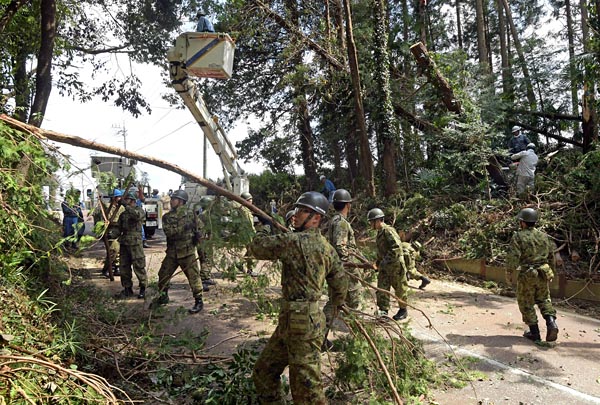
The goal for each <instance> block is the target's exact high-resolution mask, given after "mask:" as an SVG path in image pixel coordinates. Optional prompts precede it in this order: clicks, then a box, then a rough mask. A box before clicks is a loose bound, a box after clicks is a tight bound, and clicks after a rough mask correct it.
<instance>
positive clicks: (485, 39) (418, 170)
mask: <svg viewBox="0 0 600 405" xmlns="http://www.w3.org/2000/svg"><path fill="white" fill-rule="evenodd" d="M200 6H202V7H203V8H205V10H206V11H207V12H208V13H209V14H210V15H211V17H212V18H213V21H214V22H215V27H216V30H217V31H220V32H228V33H230V35H232V37H234V38H235V40H236V58H235V67H234V72H235V74H234V76H233V78H232V79H230V80H228V81H226V82H208V81H207V82H205V83H203V89H204V98H205V100H206V101H207V104H208V105H209V106H210V108H211V109H212V110H213V112H215V113H216V114H217V115H218V116H219V117H220V122H221V123H222V125H224V126H225V127H229V126H231V125H234V123H235V122H236V121H238V120H240V119H241V120H244V119H247V118H248V117H250V116H254V117H258V120H259V122H260V125H259V127H257V128H256V129H254V130H252V131H251V132H250V133H249V134H248V137H247V138H246V139H244V140H243V141H242V142H240V143H239V144H238V145H237V147H238V151H239V154H240V156H241V157H243V158H245V159H249V160H250V159H258V160H261V161H263V162H264V164H265V165H266V166H267V167H268V168H269V170H268V171H265V173H263V174H261V175H256V176H253V178H252V180H251V191H252V193H253V194H254V195H255V198H256V200H257V202H258V203H259V204H266V202H267V201H268V200H269V199H270V198H273V197H276V198H277V199H278V200H279V201H280V202H281V203H285V202H288V203H289V202H290V201H293V199H294V198H295V197H296V196H297V195H298V193H299V192H301V191H304V190H308V189H317V190H318V189H319V188H320V187H319V184H318V181H317V179H318V174H320V173H326V174H327V175H328V177H330V178H331V179H333V180H334V181H335V183H336V184H337V185H338V186H339V187H345V188H348V189H349V190H351V191H352V193H353V195H355V196H356V197H357V198H358V199H359V201H360V205H358V204H357V208H356V209H355V213H356V214H357V217H356V221H357V225H358V226H357V227H358V228H359V229H364V225H365V223H364V218H363V214H364V212H366V210H367V209H368V208H371V207H373V206H376V205H379V206H381V207H382V208H384V209H385V210H386V213H387V214H388V218H390V219H391V221H390V222H392V223H394V225H395V226H396V227H397V228H398V229H399V230H402V231H404V233H405V235H408V237H412V238H413V239H415V240H420V241H422V242H425V241H430V240H431V238H434V240H435V241H436V242H432V243H430V244H429V246H428V248H427V249H428V253H427V255H429V256H430V257H454V256H463V257H465V256H466V257H477V258H485V259H486V260H488V261H490V262H498V263H502V262H503V261H504V257H505V255H506V247H507V244H508V240H509V238H510V235H511V233H512V231H513V230H514V229H515V223H514V217H515V215H516V213H517V212H518V209H520V208H521V207H522V206H524V205H526V204H529V205H531V206H535V207H536V208H539V209H540V210H541V212H542V219H541V227H542V228H543V229H544V230H546V231H547V232H549V233H550V234H551V235H552V236H553V238H554V239H555V241H556V242H557V245H558V246H559V248H560V250H561V253H562V254H563V256H564V257H565V258H570V259H572V260H570V261H568V262H567V264H566V266H565V268H564V269H563V270H564V271H569V272H570V274H572V275H573V276H576V277H584V278H590V279H595V278H597V277H598V269H599V266H600V262H599V260H598V259H599V258H598V246H599V244H600V227H599V225H598V223H597V218H599V217H600V215H599V209H598V206H597V204H598V203H597V202H598V201H599V198H598V197H599V193H600V172H599V171H598V170H597V168H598V167H599V165H600V150H599V149H598V147H597V134H598V124H597V112H598V88H597V86H596V83H598V77H599V76H600V72H599V68H600V18H599V16H598V12H599V10H600V2H599V1H597V0H596V1H585V0H581V1H579V2H574V1H569V0H567V1H514V0H513V1H510V2H509V1H508V0H497V1H484V0H475V1H473V2H463V1H458V0H457V1H452V2H450V1H426V0H416V1H407V0H401V1H395V2H390V1H384V0H373V1H362V0H361V1H354V2H350V1H348V0H332V1H324V2H317V1H301V2H299V1H295V0H284V1H281V2H279V1H275V2H262V1H260V0H254V1H241V0H236V1H218V2H212V1H206V2H202V4H201V5H200V4H199V3H198V2H187V1H166V0H162V1H143V2H139V1H128V0H121V1H115V2H110V4H108V3H106V2H103V1H76V2H75V1H57V0H35V1H27V0H10V1H9V0H0V37H1V41H0V53H1V54H2V58H1V61H0V63H1V65H0V88H1V89H2V92H1V93H0V97H1V98H0V112H2V113H4V114H7V115H10V116H12V117H15V118H17V119H19V120H21V121H23V122H28V123H30V124H32V125H35V126H40V125H41V124H42V123H43V119H44V112H45V109H46V107H47V103H48V99H49V96H50V94H51V92H52V91H58V92H60V93H61V94H65V95H68V96H72V97H74V98H75V99H77V100H80V101H82V102H85V101H89V100H90V99H92V98H94V97H100V98H102V99H103V100H104V101H106V102H110V103H114V104H115V105H118V106H120V107H122V108H123V109H125V110H126V111H129V112H130V113H131V114H132V115H133V116H136V117H141V116H143V115H144V114H149V113H151V106H150V105H149V104H148V102H147V101H146V100H145V99H144V97H143V95H142V94H140V93H139V91H138V90H139V89H138V88H139V83H140V81H139V80H140V79H139V77H138V76H137V75H136V74H135V71H134V70H133V69H132V70H131V71H130V74H128V75H121V76H112V77H109V78H108V79H107V80H102V81H99V80H97V81H94V78H96V77H99V76H100V74H99V73H100V72H105V71H107V70H108V69H109V68H110V66H108V62H109V61H110V58H107V55H109V54H114V53H118V54H125V55H127V56H128V57H129V58H130V60H131V61H132V62H136V63H141V64H154V65H158V66H162V67H164V56H165V54H166V50H167V48H168V47H169V46H170V44H171V43H172V41H173V39H174V38H175V37H176V36H177V34H178V32H179V28H180V27H181V24H182V23H181V21H182V20H184V19H186V20H187V19H189V17H190V16H193V15H194V14H195V12H196V10H197V9H198V7H200ZM418 43H421V44H422V45H423V47H419V46H416V47H413V45H415V44H418ZM84 65H85V66H91V68H92V71H93V72H94V73H93V75H92V77H91V79H92V80H90V78H88V77H82V76H81V70H80V68H81V67H82V66H84ZM163 79H164V80H165V81H166V80H167V72H166V70H165V72H164V76H163ZM165 85H166V88H168V86H167V84H165ZM165 92H166V95H165V97H166V98H168V99H171V101H172V102H173V103H174V104H176V103H177V101H176V100H175V98H174V95H173V94H172V93H168V91H167V90H166V91H165ZM1 125H2V126H1V127H0V128H1V131H2V138H1V140H2V142H3V148H2V155H1V160H2V171H1V174H2V184H1V186H2V187H1V189H2V200H1V201H2V205H3V208H4V210H3V211H2V213H1V214H0V215H1V216H2V217H3V218H2V225H0V226H1V236H2V239H0V244H1V245H2V252H3V253H2V263H3V265H2V272H3V275H4V276H5V281H4V283H9V282H10V283H15V284H17V285H23V286H24V288H25V290H26V291H38V292H39V291H40V288H41V285H45V284H46V281H44V282H43V283H42V284H39V283H38V282H37V281H39V279H38V277H39V276H40V274H42V275H44V277H47V271H48V269H49V268H52V267H53V266H54V265H53V264H52V263H54V260H55V259H56V257H55V256H54V255H55V254H57V253H58V252H59V249H58V247H59V246H60V242H59V241H56V240H52V238H50V237H48V234H51V233H49V232H47V231H48V229H50V228H51V226H52V225H50V223H44V224H43V226H42V225H41V224H40V222H39V221H42V220H43V219H44V216H45V215H46V214H44V213H43V208H41V207H43V202H42V201H43V196H42V195H41V185H42V184H47V182H48V180H49V179H51V178H52V177H53V175H54V173H55V172H56V171H57V170H58V169H59V168H63V169H64V168H67V169H68V168H69V161H68V158H65V157H64V156H61V155H60V154H58V153H57V152H56V151H55V150H53V149H52V148H49V147H48V146H46V145H45V143H44V142H43V141H40V140H39V139H37V138H35V137H33V136H30V135H27V134H23V133H20V132H15V131H14V130H12V129H10V128H9V127H8V126H6V125H5V124H1ZM514 125H518V126H520V127H522V128H524V129H525V131H526V132H527V135H528V136H529V138H530V139H531V140H532V141H533V142H534V143H536V145H537V147H538V148H537V153H538V155H539V156H540V157H541V162H540V164H539V166H538V174H537V177H536V190H535V192H534V193H533V194H532V195H530V196H529V198H528V199H526V200H517V199H515V198H514V194H513V193H514V190H512V188H511V184H510V179H509V178H507V176H506V175H505V173H503V171H502V169H501V168H502V167H503V166H504V165H505V162H506V159H507V154H506V144H507V141H508V139H509V138H510V128H511V127H512V126H514ZM298 164H299V165H301V166H302V168H303V171H304V176H300V177H297V176H293V175H292V174H291V173H293V169H292V167H293V166H294V165H298ZM40 212H42V214H41V215H40ZM360 224H362V226H361V225H360ZM32 225H33V226H32ZM15 229H18V230H19V232H17V233H15V232H14V230H15ZM448 241H451V243H448ZM30 288H31V289H32V290H29V289H30Z"/></svg>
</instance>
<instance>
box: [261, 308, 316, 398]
mask: <svg viewBox="0 0 600 405" xmlns="http://www.w3.org/2000/svg"><path fill="white" fill-rule="evenodd" d="M324 330H325V316H324V315H323V312H322V311H321V310H320V309H319V305H318V302H301V303H298V302H283V304H282V308H281V312H280V313H279V323H278V324H277V329H275V332H273V335H272V336H271V338H270V339H269V341H268V342H267V345H266V346H265V348H264V349H263V351H262V353H261V354H260V356H259V357H258V360H257V361H256V363H255V365H254V372H253V373H252V380H254V385H255V386H256V393H257V394H258V399H259V402H260V403H261V404H263V405H264V404H282V405H283V404H284V400H283V398H282V395H281V373H283V370H284V369H285V368H286V367H287V366H288V365H289V367H290V389H291V391H292V397H293V399H294V404H296V405H326V404H327V399H326V398H325V394H324V392H323V383H322V382H321V344H322V343H323V334H324Z"/></svg>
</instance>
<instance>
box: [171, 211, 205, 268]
mask: <svg viewBox="0 0 600 405" xmlns="http://www.w3.org/2000/svg"><path fill="white" fill-rule="evenodd" d="M162 223H163V231H164V232H165V236H166V237H167V255H172V256H175V257H186V256H189V255H193V254H194V253H195V252H196V244H197V242H198V241H199V240H200V236H201V232H202V228H203V223H202V221H200V219H199V218H198V216H197V215H196V213H195V212H194V211H193V210H189V209H187V207H185V206H182V207H177V208H175V209H172V210H171V211H169V212H167V213H166V214H165V215H163V218H162Z"/></svg>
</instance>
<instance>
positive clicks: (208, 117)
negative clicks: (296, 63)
mask: <svg viewBox="0 0 600 405" xmlns="http://www.w3.org/2000/svg"><path fill="white" fill-rule="evenodd" d="M234 49H235V45H234V43H233V40H232V39H231V37H230V36H229V35H228V34H224V33H210V32H185V33H183V34H181V35H180V36H179V37H177V39H176V41H175V46H173V47H172V48H171V49H169V51H168V53H167V59H168V60H169V73H170V76H171V85H172V86H173V88H174V89H175V91H177V94H179V96H180V97H181V98H182V99H183V102H184V104H185V105H186V107H187V108H188V109H189V110H190V112H191V113H192V115H193V116H194V118H195V119H196V121H197V122H198V125H200V128H202V131H203V132H204V135H205V136H206V138H207V139H208V140H209V142H210V143H211V145H212V147H213V149H214V151H215V153H216V154H217V156H218V157H219V159H221V164H222V166H223V178H224V183H225V187H226V188H227V189H229V190H231V191H233V193H235V194H237V195H240V194H241V193H242V192H244V191H248V178H247V176H246V174H245V172H244V170H243V169H242V168H241V167H240V165H239V164H238V161H237V154H236V152H235V149H234V147H233V145H232V144H231V142H230V141H229V139H228V138H227V135H226V134H225V132H224V131H223V128H222V127H221V126H220V125H219V123H218V120H217V118H216V117H214V116H213V115H212V114H211V113H210V111H209V110H208V108H207V106H206V104H205V103H204V100H203V99H202V96H201V95H200V92H199V91H198V89H197V87H196V84H195V83H194V81H193V80H192V79H191V78H190V76H194V77H204V78H214V79H229V78H230V77H231V72H232V70H233V53H234Z"/></svg>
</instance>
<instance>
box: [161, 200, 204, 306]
mask: <svg viewBox="0 0 600 405" xmlns="http://www.w3.org/2000/svg"><path fill="white" fill-rule="evenodd" d="M162 222H163V231H164V232H165V236H166V237H167V252H166V255H165V258H164V260H163V262H162V264H161V266H160V270H158V288H159V290H160V291H167V290H168V289H169V283H170V281H171V277H173V273H175V270H177V267H179V266H181V269H182V270H183V273H184V274H185V276H186V277H187V279H188V282H189V284H190V288H191V289H192V294H193V295H194V298H202V282H201V280H200V275H199V273H200V269H199V267H198V258H197V257H196V243H195V242H196V239H197V238H198V235H199V233H200V229H201V225H200V224H201V223H200V221H199V220H198V217H197V215H196V214H195V213H194V212H193V211H190V210H188V209H186V207H185V206H180V207H176V208H175V209H172V210H171V211H169V212H167V213H166V214H165V215H163V218H162Z"/></svg>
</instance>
